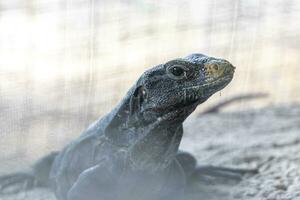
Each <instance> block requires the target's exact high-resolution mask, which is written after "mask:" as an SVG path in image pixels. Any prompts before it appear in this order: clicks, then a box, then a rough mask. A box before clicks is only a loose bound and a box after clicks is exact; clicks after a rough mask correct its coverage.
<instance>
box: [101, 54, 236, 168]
mask: <svg viewBox="0 0 300 200" xmlns="http://www.w3.org/2000/svg"><path fill="white" fill-rule="evenodd" d="M233 74H234V67H233V65H232V64H230V63H229V62H228V61H226V60H224V59H220V58H214V57H209V56H205V55H203V54H191V55H189V56H187V57H184V58H178V59H174V60H171V61H168V62H166V63H164V64H160V65H157V66H155V67H153V68H151V69H149V70H147V71H146V72H145V73H144V74H143V75H142V76H141V77H140V78H139V80H138V81H137V82H136V84H135V85H134V86H133V87H132V88H131V89H130V90H129V92H128V93H127V95H126V96H125V98H124V99H123V100H122V101H121V102H120V104H119V105H118V106H117V107H116V108H115V109H114V110H113V111H112V112H111V113H110V114H109V115H108V116H109V118H110V119H109V120H107V121H108V125H107V127H106V129H105V134H106V135H107V137H108V138H109V139H110V140H111V141H112V142H113V143H114V144H117V145H119V146H126V147H127V148H129V149H130V150H129V152H128V153H129V155H130V156H129V157H130V160H131V161H132V164H133V166H136V167H137V168H142V169H148V170H155V169H157V168H164V167H165V166H168V164H169V163H170V162H172V160H173V158H174V156H175V154H176V152H177V150H178V146H179V143H180V140H181V136H182V123H183V121H184V120H185V119H186V118H187V117H188V116H189V115H190V114H191V113H192V112H193V111H194V110H195V108H196V107H197V105H199V104H201V103H203V102H204V101H206V100H207V99H208V98H209V97H210V96H211V95H213V94H214V93H216V92H218V91H219V90H221V89H223V88H224V87H225V86H226V85H227V84H228V83H229V82H230V81H231V79H232V78H233Z"/></svg>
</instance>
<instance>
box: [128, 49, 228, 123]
mask: <svg viewBox="0 0 300 200" xmlns="http://www.w3.org/2000/svg"><path fill="white" fill-rule="evenodd" d="M233 74H234V67H233V65H232V64H231V63H229V62H228V61H226V60H224V59H220V58H214V57H209V56H205V55H203V54H191V55H189V56H187V57H184V58H178V59H174V60H171V61H168V62H166V63H164V64H160V65H158V66H156V67H154V68H152V69H149V70H148V71H146V72H145V73H144V74H143V75H142V76H141V78H140V79H139V81H138V82H137V86H136V90H135V92H134V94H133V101H132V102H131V103H132V105H131V108H132V112H138V113H139V115H140V116H142V117H143V118H145V119H146V120H147V119H149V120H155V118H157V117H166V118H170V117H171V118H172V117H173V119H175V117H176V116H177V115H180V116H177V117H178V120H184V119H185V118H186V117H187V116H188V115H189V114H190V113H191V112H193V110H194V109H195V108H196V107H197V105H198V104H200V103H203V102H204V101H206V100H207V99H208V98H209V97H210V96H211V95H213V94H214V93H216V92H218V91H219V90H221V89H223V88H224V87H225V86H226V85H227V84H228V83H229V82H230V81H231V79H232V78H233ZM141 114H142V115H141ZM173 115H175V116H173Z"/></svg>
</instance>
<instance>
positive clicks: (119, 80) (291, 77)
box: [0, 0, 300, 170]
mask: <svg viewBox="0 0 300 200" xmlns="http://www.w3.org/2000/svg"><path fill="white" fill-rule="evenodd" d="M192 52H201V53H204V54H208V55H213V56H217V57H223V58H226V59H228V60H229V61H231V62H232V63H233V64H234V65H235V66H237V72H236V75H235V78H234V80H233V82H232V83H231V85H230V86H229V87H227V88H226V89H225V90H223V91H222V93H220V94H217V95H215V96H214V97H213V98H212V99H211V100H210V101H209V102H207V104H206V105H204V106H203V107H205V106H208V105H210V104H213V103H215V102H218V101H220V100H222V99H226V98H228V97H230V96H231V95H235V94H243V93H248V92H250V93H253V92H267V93H269V98H267V99H265V100H263V101H255V103H253V104H248V103H243V102H242V103H240V104H236V105H235V107H234V108H235V109H248V108H250V107H259V106H262V105H265V104H270V103H287V102H289V103H290V102H297V101H299V99H300V84H299V77H300V75H299V69H300V67H299V62H300V56H299V55H300V2H299V1H296V0H289V1H284V0H272V1H268V0H252V1H247V0H223V1H217V0H212V1H209V0H205V1H204V0H189V1H186V0H163V1H153V0H143V1H142V0H119V1H110V0H99V1H97V0H76V1H75V0H51V1H50V0H26V1H22V0H9V1H7V0H0V111H1V115H0V135H1V140H0V149H1V152H0V160H1V167H0V168H1V169H0V170H4V168H5V167H4V165H5V166H9V167H10V168H11V166H12V164H11V163H15V162H16V161H18V162H20V161H22V162H24V163H27V162H28V163H30V162H32V160H35V159H36V158H38V157H39V156H41V155H42V154H44V153H45V152H48V151H50V150H53V149H58V148H60V147H61V146H63V145H64V144H66V142H68V141H69V140H70V138H73V137H75V136H77V135H79V134H80V132H81V131H82V130H83V129H84V128H85V127H86V126H87V125H88V124H89V123H91V122H92V121H93V120H95V119H96V118H98V117H99V116H100V115H101V114H103V113H105V112H107V111H109V110H110V109H111V108H112V107H113V106H114V105H115V104H116V103H117V101H118V100H119V99H120V98H121V97H122V96H123V95H124V94H125V92H126V90H127V88H129V87H130V85H131V84H132V83H133V82H134V81H135V80H136V79H137V78H138V76H139V74H141V73H142V72H143V71H144V70H145V69H146V68H148V67H151V66H153V65H156V64H159V63H162V62H165V61H167V60H169V59H173V58H176V57H181V56H185V55H187V54H189V53H192ZM203 107H202V108H203ZM200 109H201V108H200ZM5 170H6V169H5Z"/></svg>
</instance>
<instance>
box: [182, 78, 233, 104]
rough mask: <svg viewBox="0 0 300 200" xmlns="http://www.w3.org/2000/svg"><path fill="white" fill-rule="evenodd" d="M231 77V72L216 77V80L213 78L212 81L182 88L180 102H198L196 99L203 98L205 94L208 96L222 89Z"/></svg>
mask: <svg viewBox="0 0 300 200" xmlns="http://www.w3.org/2000/svg"><path fill="white" fill-rule="evenodd" d="M232 78H233V74H229V75H226V76H223V77H221V78H218V79H217V80H214V81H212V82H208V83H205V84H201V85H197V86H191V87H187V88H184V89H183V90H184V98H183V100H182V102H181V103H180V104H181V105H184V106H189V105H191V104H196V103H198V101H200V100H201V99H203V97H205V96H207V95H209V96H210V95H211V94H213V93H215V92H217V91H219V90H221V89H223V88H224V87H225V86H226V85H227V84H229V82H230V81H231V80H232ZM190 90H194V91H190ZM204 94H205V96H204Z"/></svg>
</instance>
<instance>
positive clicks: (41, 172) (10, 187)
mask: <svg viewBox="0 0 300 200" xmlns="http://www.w3.org/2000/svg"><path fill="white" fill-rule="evenodd" d="M57 154H58V152H52V153H50V154H49V155H47V156H45V157H43V158H41V159H40V160H38V161H37V162H36V163H35V164H34V165H33V168H32V171H30V172H19V173H14V174H8V175H5V176H1V177H0V194H13V193H18V192H20V191H22V190H31V189H33V188H35V187H48V186H49V185H50V183H49V174H50V170H51V167H52V164H53V162H54V160H55V158H56V156H57Z"/></svg>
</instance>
